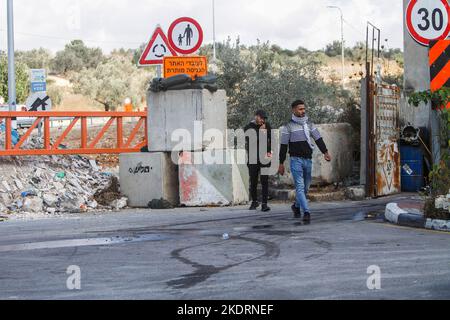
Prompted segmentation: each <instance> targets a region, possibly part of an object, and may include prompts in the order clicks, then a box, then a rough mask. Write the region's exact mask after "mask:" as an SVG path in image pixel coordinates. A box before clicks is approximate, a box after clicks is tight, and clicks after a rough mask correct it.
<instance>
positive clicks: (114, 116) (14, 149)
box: [0, 111, 148, 156]
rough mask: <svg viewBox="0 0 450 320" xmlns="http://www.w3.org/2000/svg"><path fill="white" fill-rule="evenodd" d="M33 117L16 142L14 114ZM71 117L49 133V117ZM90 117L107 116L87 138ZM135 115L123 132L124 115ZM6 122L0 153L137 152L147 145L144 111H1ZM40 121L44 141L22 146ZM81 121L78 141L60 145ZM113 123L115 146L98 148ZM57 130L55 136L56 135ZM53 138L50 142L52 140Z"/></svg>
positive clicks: (0, 120)
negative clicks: (38, 146)
mask: <svg viewBox="0 0 450 320" xmlns="http://www.w3.org/2000/svg"><path fill="white" fill-rule="evenodd" d="M30 117H31V118H33V119H35V121H34V123H33V124H32V125H31V127H30V128H28V129H27V130H26V132H25V133H24V134H23V135H22V136H21V137H20V139H19V141H18V143H17V144H15V145H13V142H12V136H11V133H12V121H13V119H16V118H30ZM58 118H61V119H67V118H73V119H72V120H69V121H71V122H70V125H69V126H68V127H67V128H66V129H65V130H63V132H62V133H61V134H60V133H56V134H55V133H53V135H54V136H53V137H52V136H51V130H50V129H51V128H50V119H52V120H56V121H57V120H58ZM89 118H109V120H108V121H107V123H106V124H104V125H103V127H102V129H101V130H100V132H99V133H98V134H96V136H95V138H94V139H92V140H91V141H89V135H88V133H89V128H88V121H87V120H88V119H89ZM125 118H138V119H139V120H138V121H137V123H136V124H135V126H134V128H133V129H132V131H131V133H130V135H129V136H128V137H127V139H126V140H125V139H124V138H126V137H125V136H124V119H125ZM2 122H5V143H4V148H2V146H0V156H32V155H69V154H70V155H77V154H121V153H131V152H139V151H140V150H141V149H142V148H143V147H145V146H147V145H148V143H147V141H148V139H147V132H148V131H147V112H145V111H144V112H46V111H44V112H26V111H25V112H24V111H18V112H0V123H2ZM41 122H42V123H43V138H44V145H43V146H42V148H41V149H22V146H23V145H24V143H25V142H26V141H27V139H28V138H29V137H30V136H31V135H32V132H33V130H35V129H36V128H37V127H38V126H39V124H40V123H41ZM78 122H79V123H80V125H81V135H80V145H79V147H78V148H74V149H62V148H60V147H61V145H62V144H63V142H64V140H65V139H66V138H67V136H68V134H69V133H70V132H72V130H73V129H74V127H75V126H76V125H77V123H78ZM113 124H115V126H116V135H115V137H116V140H117V144H116V146H115V147H114V148H98V147H97V145H98V143H99V142H100V140H101V139H102V138H103V137H104V135H105V133H106V132H107V131H108V130H109V129H110V128H111V127H112V126H113ZM142 128H144V134H143V136H142V137H141V140H140V141H138V142H135V140H136V137H137V135H138V134H139V132H140V130H141V129H142ZM57 134H58V136H57ZM52 141H53V142H52Z"/></svg>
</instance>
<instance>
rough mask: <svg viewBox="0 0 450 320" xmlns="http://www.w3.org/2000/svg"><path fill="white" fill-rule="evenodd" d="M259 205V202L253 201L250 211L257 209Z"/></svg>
mask: <svg viewBox="0 0 450 320" xmlns="http://www.w3.org/2000/svg"><path fill="white" fill-rule="evenodd" d="M258 207H259V203H258V202H252V205H251V206H250V209H249V210H250V211H255V210H256V209H258Z"/></svg>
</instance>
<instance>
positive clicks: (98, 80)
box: [71, 55, 150, 111]
mask: <svg viewBox="0 0 450 320" xmlns="http://www.w3.org/2000/svg"><path fill="white" fill-rule="evenodd" d="M149 79H150V76H149V74H148V73H147V72H145V71H143V70H141V69H138V68H137V67H136V66H135V65H133V63H132V61H131V60H130V59H128V58H127V57H124V56H121V55H112V56H111V57H110V58H108V59H107V60H106V61H104V62H102V63H100V64H99V65H98V66H97V67H96V68H95V69H84V70H83V71H81V72H80V73H76V74H73V75H72V78H71V80H72V81H73V83H74V91H75V93H79V94H82V95H85V96H88V97H90V98H91V99H93V100H95V101H97V102H98V103H100V104H102V105H103V106H104V107H105V111H113V110H116V109H117V108H118V107H119V106H121V105H122V103H123V101H124V100H125V99H126V98H130V99H131V100H132V102H133V105H135V106H136V105H140V104H141V102H142V100H143V98H144V96H145V93H146V87H147V85H148V82H149Z"/></svg>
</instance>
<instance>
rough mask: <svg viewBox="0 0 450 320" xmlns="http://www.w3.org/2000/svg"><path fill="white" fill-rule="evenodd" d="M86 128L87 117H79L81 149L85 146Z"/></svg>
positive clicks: (86, 138)
mask: <svg viewBox="0 0 450 320" xmlns="http://www.w3.org/2000/svg"><path fill="white" fill-rule="evenodd" d="M87 140H88V130H87V118H86V117H82V118H81V149H86V148H87Z"/></svg>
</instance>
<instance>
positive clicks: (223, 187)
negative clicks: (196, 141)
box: [179, 150, 249, 207]
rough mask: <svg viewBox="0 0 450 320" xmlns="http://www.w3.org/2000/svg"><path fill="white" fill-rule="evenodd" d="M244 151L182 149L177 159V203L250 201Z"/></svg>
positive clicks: (228, 203) (206, 204)
mask: <svg viewBox="0 0 450 320" xmlns="http://www.w3.org/2000/svg"><path fill="white" fill-rule="evenodd" d="M245 155H246V154H245V150H217V151H215V153H214V154H213V156H214V157H215V159H221V160H219V161H217V163H213V162H212V161H211V159H210V156H209V155H208V154H207V153H205V152H194V153H192V152H184V153H183V154H182V155H181V157H180V160H179V172H180V174H179V180H180V203H181V205H185V206H187V207H199V206H229V205H239V204H245V203H247V202H248V201H249V174H248V169H247V165H246V164H245V163H246V161H245Z"/></svg>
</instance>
